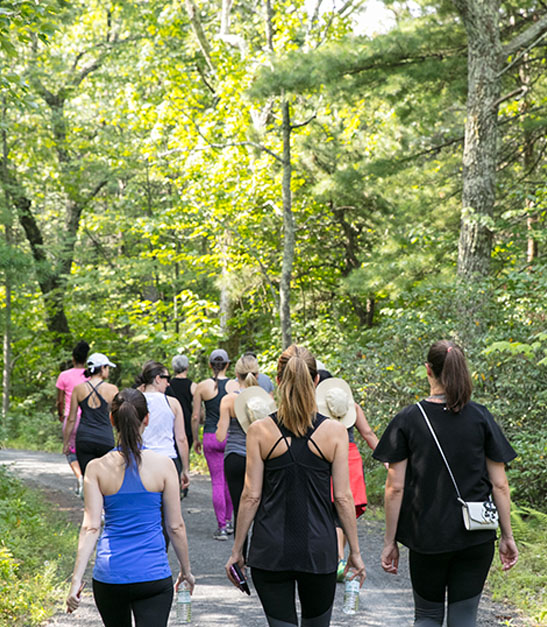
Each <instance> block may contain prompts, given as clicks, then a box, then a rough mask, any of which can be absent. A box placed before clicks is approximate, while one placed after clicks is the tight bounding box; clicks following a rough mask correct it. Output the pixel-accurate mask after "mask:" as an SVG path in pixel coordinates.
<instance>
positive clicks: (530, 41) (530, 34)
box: [502, 13, 547, 73]
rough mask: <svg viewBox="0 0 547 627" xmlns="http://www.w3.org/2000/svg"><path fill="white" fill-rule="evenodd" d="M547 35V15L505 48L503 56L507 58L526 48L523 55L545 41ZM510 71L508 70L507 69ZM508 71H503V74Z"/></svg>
mask: <svg viewBox="0 0 547 627" xmlns="http://www.w3.org/2000/svg"><path fill="white" fill-rule="evenodd" d="M546 34H547V13H546V14H545V15H543V16H542V17H541V18H540V19H539V20H538V21H537V22H534V23H533V24H531V25H530V26H529V27H528V28H527V29H526V30H525V31H524V32H522V33H521V34H520V35H517V36H516V37H515V38H514V39H513V40H512V41H510V42H509V43H508V44H506V45H505V46H504V47H503V55H504V56H505V57H506V58H507V57H509V56H511V55H513V54H515V52H517V50H520V49H521V48H526V50H524V52H523V53H522V54H525V53H526V52H527V51H528V50H531V49H532V48H533V47H534V46H537V44H538V43H539V42H540V41H541V40H542V39H543V37H544V36H545V35H546ZM507 69H508V68H507ZM504 71H506V69H504V70H502V73H503V72H504Z"/></svg>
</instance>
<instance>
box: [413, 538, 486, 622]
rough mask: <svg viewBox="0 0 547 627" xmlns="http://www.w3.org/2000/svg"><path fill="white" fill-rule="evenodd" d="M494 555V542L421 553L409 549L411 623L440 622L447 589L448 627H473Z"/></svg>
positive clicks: (442, 617)
mask: <svg viewBox="0 0 547 627" xmlns="http://www.w3.org/2000/svg"><path fill="white" fill-rule="evenodd" d="M493 557H494V543H493V542H486V543H485V544H478V545H475V546H471V547H469V548H467V549H462V550H461V551H451V552H449V553H436V554H428V555H426V554H423V553H417V552H416V551H410V555H409V564H410V578H411V580H412V588H413V592H414V604H415V612H416V614H415V618H416V620H415V623H414V624H415V625H420V626H423V627H429V626H433V625H442V623H443V619H444V611H445V610H444V604H445V596H446V593H447V592H448V613H447V614H448V616H447V618H448V627H474V625H475V623H476V618H477V609H478V606H479V600H480V596H481V593H482V589H483V587H484V582H485V581H486V577H487V575H488V571H489V570H490V565H491V563H492V558H493Z"/></svg>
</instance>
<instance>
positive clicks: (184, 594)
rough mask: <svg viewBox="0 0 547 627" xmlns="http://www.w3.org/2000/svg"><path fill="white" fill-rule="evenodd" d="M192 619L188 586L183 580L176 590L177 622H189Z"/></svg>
mask: <svg viewBox="0 0 547 627" xmlns="http://www.w3.org/2000/svg"><path fill="white" fill-rule="evenodd" d="M191 620H192V597H191V596H190V588H189V586H188V583H187V582H186V581H183V582H182V583H181V585H180V586H179V590H178V592H177V623H178V624H180V625H182V624H183V623H189V622H190V621H191Z"/></svg>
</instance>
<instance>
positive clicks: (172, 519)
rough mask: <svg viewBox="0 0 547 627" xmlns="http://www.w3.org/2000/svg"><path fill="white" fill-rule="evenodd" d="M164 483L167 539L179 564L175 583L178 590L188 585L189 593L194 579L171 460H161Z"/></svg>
mask: <svg viewBox="0 0 547 627" xmlns="http://www.w3.org/2000/svg"><path fill="white" fill-rule="evenodd" d="M162 463H163V468H164V473H165V483H164V488H163V502H164V513H165V526H166V529H167V534H168V535H169V539H170V540H171V543H172V544H173V548H174V549H175V554H176V556H177V559H178V561H179V564H180V572H179V574H178V577H177V581H176V583H175V590H178V588H179V586H180V584H181V583H182V582H183V581H186V582H187V583H188V586H189V589H190V593H192V592H193V590H194V583H195V579H194V576H193V575H192V572H191V570H190V558H189V557H188V539H187V537H186V525H185V524H184V520H183V518H182V514H181V512H180V492H179V482H178V477H177V472H176V470H175V467H174V466H173V464H172V462H171V460H168V459H167V458H165V460H162Z"/></svg>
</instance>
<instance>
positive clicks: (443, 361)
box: [427, 340, 473, 413]
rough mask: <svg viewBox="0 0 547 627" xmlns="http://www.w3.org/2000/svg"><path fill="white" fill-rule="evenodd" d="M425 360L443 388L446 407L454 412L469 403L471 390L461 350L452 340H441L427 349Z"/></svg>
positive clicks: (467, 369) (471, 384)
mask: <svg viewBox="0 0 547 627" xmlns="http://www.w3.org/2000/svg"><path fill="white" fill-rule="evenodd" d="M427 362H428V363H429V365H430V366H431V369H432V370H433V374H434V375H435V378H436V379H437V380H438V381H439V382H440V384H441V385H442V386H443V388H444V392H445V394H446V406H447V408H448V409H449V410H450V411H452V412H454V413H458V412H460V411H461V410H462V409H463V408H464V407H465V405H467V403H469V400H470V399H471V392H472V390H473V383H472V382H471V375H470V374H469V368H468V367H467V362H466V360H465V355H464V354H463V350H462V349H461V348H460V347H459V346H457V345H456V344H453V343H452V342H449V341H447V340H441V341H439V342H435V344H433V345H432V346H431V348H430V349H429V352H428V353H427Z"/></svg>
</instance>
